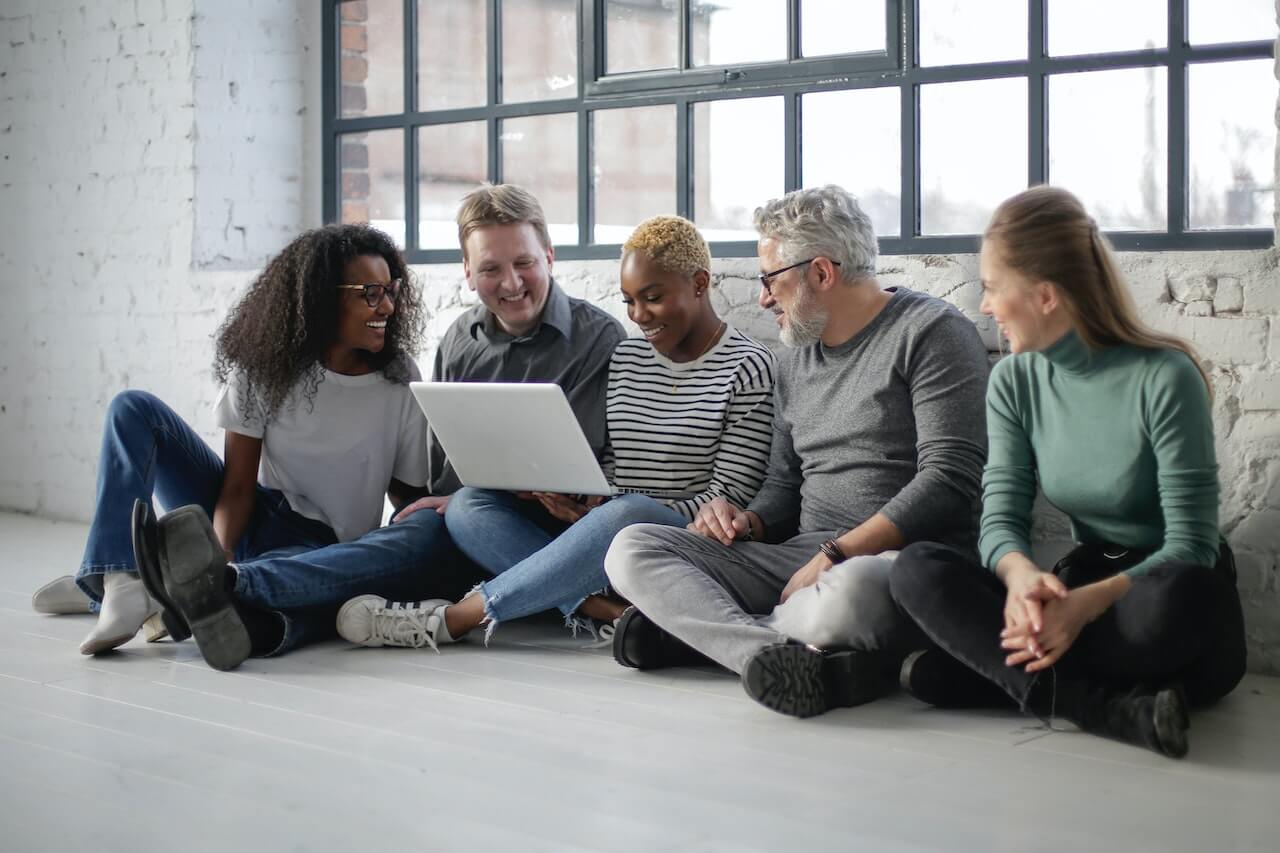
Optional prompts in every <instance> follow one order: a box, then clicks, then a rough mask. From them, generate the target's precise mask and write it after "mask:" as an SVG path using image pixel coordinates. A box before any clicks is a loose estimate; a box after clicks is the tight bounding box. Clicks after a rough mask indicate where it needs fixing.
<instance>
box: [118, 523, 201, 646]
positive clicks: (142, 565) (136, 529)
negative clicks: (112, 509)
mask: <svg viewBox="0 0 1280 853" xmlns="http://www.w3.org/2000/svg"><path fill="white" fill-rule="evenodd" d="M156 527H157V524H156V518H155V515H153V514H152V512H151V504H149V503H147V502H146V501H142V500H135V501H134V502H133V516H132V518H131V519H130V523H129V533H130V535H131V536H132V537H133V562H134V565H135V566H137V569H138V577H140V578H142V585H143V587H145V588H146V590H147V594H148V595H150V596H151V597H152V599H154V600H155V601H156V603H158V604H159V605H160V614H159V615H160V621H161V623H162V624H163V625H164V630H165V631H168V633H169V637H170V638H171V639H172V640H173V641H174V642H180V641H182V640H185V639H187V638H188V637H190V636H191V629H190V627H189V626H188V625H187V623H186V620H184V619H183V618H182V616H181V614H179V612H178V609H177V606H176V605H175V604H174V603H173V599H171V598H170V597H169V593H168V592H167V591H166V590H165V588H164V577H163V575H162V574H161V573H160V564H159V558H158V556H157V554H158V551H157V546H156V540H157V536H156ZM152 618H154V617H152ZM143 629H144V636H145V638H146V641H147V642H148V643H154V642H156V641H157V640H160V639H162V638H163V637H164V634H163V633H161V632H160V630H159V629H157V628H156V627H155V626H154V623H152V622H151V620H150V619H148V620H147V623H144V624H143Z"/></svg>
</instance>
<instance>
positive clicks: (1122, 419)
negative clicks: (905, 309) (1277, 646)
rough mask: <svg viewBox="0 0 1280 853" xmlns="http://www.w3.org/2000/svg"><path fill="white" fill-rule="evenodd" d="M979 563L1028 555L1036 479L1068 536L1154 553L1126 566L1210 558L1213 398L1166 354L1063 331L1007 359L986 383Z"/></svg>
mask: <svg viewBox="0 0 1280 853" xmlns="http://www.w3.org/2000/svg"><path fill="white" fill-rule="evenodd" d="M987 435H988V441H989V448H988V453H987V467H986V470H985V472H984V473H983V478H982V486H983V499H982V533H981V538H980V539H979V543H978V547H979V550H980V551H981V554H982V561H983V562H984V563H985V564H986V565H987V567H988V568H991V569H993V570H994V569H995V567H996V564H997V563H998V562H999V561H1000V558H1001V557H1003V556H1004V555H1005V554H1008V553H1010V552H1013V551H1019V552H1021V553H1023V554H1026V555H1027V556H1030V554H1031V544H1030V536H1029V532H1030V528H1031V504H1032V501H1033V500H1034V499H1035V494H1036V480H1037V477H1038V478H1039V482H1040V488H1041V490H1042V491H1043V492H1044V495H1045V497H1046V498H1047V499H1048V500H1049V502H1050V503H1052V504H1053V505H1054V506H1056V507H1058V508H1059V509H1060V510H1062V511H1063V512H1065V513H1066V514H1067V515H1068V516H1069V517H1070V518H1071V524H1072V531H1073V534H1074V536H1075V539H1076V541H1078V542H1082V543H1101V542H1106V543H1113V544H1116V545H1124V546H1127V547H1130V548H1143V549H1146V548H1154V549H1155V552H1154V553H1153V554H1151V555H1150V556H1149V557H1147V558H1146V559H1145V560H1143V561H1142V562H1140V563H1138V564H1137V565H1136V566H1134V567H1133V568H1132V569H1129V571H1128V572H1127V573H1128V574H1130V575H1139V574H1143V573H1144V572H1146V571H1147V570H1148V569H1150V568H1151V567H1153V566H1156V565H1160V564H1162V563H1169V562H1175V561H1176V562H1188V563H1194V564H1197V565H1202V566H1212V565H1213V564H1214V563H1215V562H1216V560H1217V556H1218V541H1219V534H1218V464H1217V461H1216V459H1215V456H1214V450H1213V421H1212V419H1211V416H1210V406H1209V394H1208V391H1207V389H1206V388H1205V385H1204V381H1203V380H1202V379H1201V378H1200V373H1199V371H1198V370H1196V366H1195V364H1193V363H1192V361H1191V359H1190V358H1188V357H1187V356H1186V354H1184V353H1182V352H1179V351H1178V350H1171V349H1142V348H1138V347H1132V346H1116V347H1108V348H1106V349H1102V350H1097V351H1091V350H1090V349H1089V348H1088V347H1087V346H1086V345H1085V343H1084V342H1083V341H1082V340H1081V339H1080V337H1079V336H1078V335H1077V334H1076V333H1075V332H1069V333H1067V334H1066V335H1065V336H1063V337H1062V338H1061V339H1059V340H1058V342H1057V343H1055V344H1053V346H1051V347H1049V348H1048V349H1046V350H1043V351H1041V352H1029V353H1020V354H1018V355H1013V356H1010V357H1008V358H1005V359H1003V360H1002V361H1001V362H1000V363H999V364H997V365H996V367H995V369H994V370H993V371H992V373H991V382H990V385H989V386H988V388H987Z"/></svg>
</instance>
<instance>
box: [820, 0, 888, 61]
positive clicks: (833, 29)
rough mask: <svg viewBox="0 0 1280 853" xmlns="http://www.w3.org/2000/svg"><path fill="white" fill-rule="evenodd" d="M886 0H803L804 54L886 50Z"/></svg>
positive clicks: (821, 54)
mask: <svg viewBox="0 0 1280 853" xmlns="http://www.w3.org/2000/svg"><path fill="white" fill-rule="evenodd" d="M884 34H885V5H884V0H801V2H800V54H801V55H802V56H830V55H832V54H835V53H863V52H867V51H878V50H884V49H885V45H884Z"/></svg>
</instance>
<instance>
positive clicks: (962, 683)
mask: <svg viewBox="0 0 1280 853" xmlns="http://www.w3.org/2000/svg"><path fill="white" fill-rule="evenodd" d="M898 683H899V684H901V685H902V689H903V690H905V691H907V692H908V693H910V694H911V695H912V696H914V697H915V698H917V699H919V700H920V701H921V702H927V703H928V704H930V705H933V706H934V707H936V708H1000V707H1007V706H1009V705H1012V704H1014V701H1013V700H1012V699H1010V698H1009V695H1008V694H1007V693H1005V692H1004V691H1003V690H1001V689H1000V688H999V687H997V686H996V685H995V684H994V683H993V682H991V681H988V680H987V679H986V678H983V677H982V676H981V675H979V674H978V673H976V672H974V671H973V670H972V669H970V668H969V667H967V666H965V665H964V664H963V663H961V662H960V661H958V660H956V659H955V658H953V657H952V656H951V655H949V654H947V653H946V652H944V651H942V650H941V649H920V650H919V651H916V652H912V653H911V654H909V655H907V659H906V660H904V661H903V662H902V669H901V671H900V672H899V674H898Z"/></svg>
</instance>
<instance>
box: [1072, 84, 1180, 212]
mask: <svg viewBox="0 0 1280 853" xmlns="http://www.w3.org/2000/svg"><path fill="white" fill-rule="evenodd" d="M1167 96H1168V71H1167V70H1166V69H1164V68H1131V69H1125V70H1123V71H1094V72H1089V73H1087V74H1060V75H1055V76H1053V77H1050V78H1049V181H1050V183H1053V184H1056V185H1057V186H1060V187H1064V188H1066V189H1068V190H1071V192H1073V193H1075V194H1076V195H1077V196H1079V197H1080V200H1081V201H1083V202H1084V205H1085V207H1086V208H1088V210H1089V213H1090V214H1091V215H1092V216H1093V218H1094V219H1096V220H1097V221H1098V224H1099V225H1100V226H1101V227H1102V228H1104V229H1112V230H1139V231H1164V230H1165V229H1166V228H1167V215H1166V209H1167V204H1166V202H1167V196H1166V192H1165V186H1166V176H1167V175H1168V148H1167V136H1168V126H1169V116H1168V114H1169V107H1168V97H1167Z"/></svg>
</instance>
